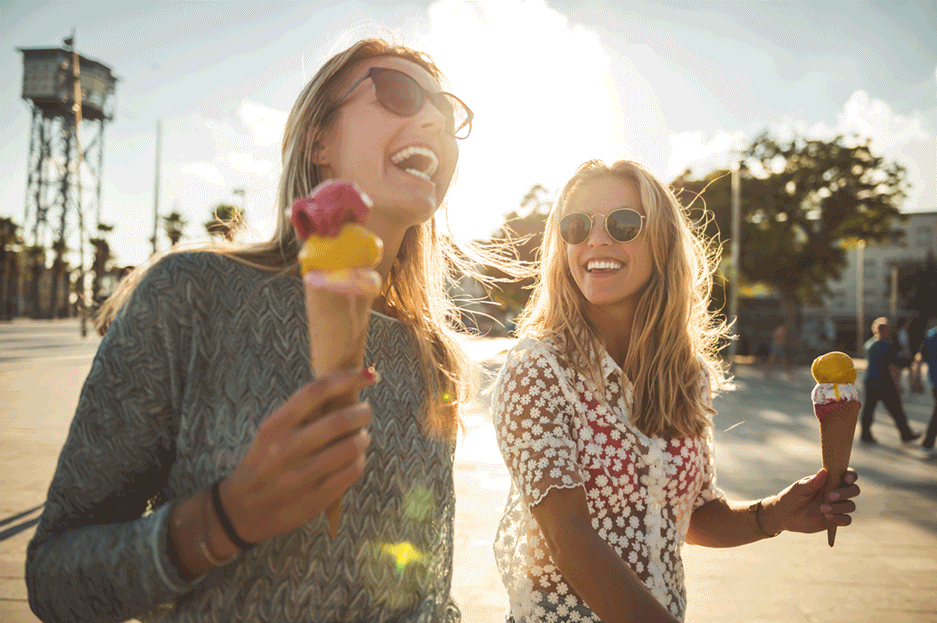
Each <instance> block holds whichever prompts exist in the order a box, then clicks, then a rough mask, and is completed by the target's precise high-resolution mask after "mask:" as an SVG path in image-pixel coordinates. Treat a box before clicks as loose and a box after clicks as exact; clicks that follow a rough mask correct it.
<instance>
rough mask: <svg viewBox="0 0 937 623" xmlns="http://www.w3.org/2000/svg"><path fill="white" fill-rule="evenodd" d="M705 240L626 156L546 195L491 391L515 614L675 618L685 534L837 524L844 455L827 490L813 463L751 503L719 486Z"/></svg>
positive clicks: (845, 502) (716, 367) (845, 492)
mask: <svg viewBox="0 0 937 623" xmlns="http://www.w3.org/2000/svg"><path fill="white" fill-rule="evenodd" d="M713 251H714V250H713V249H709V248H707V247H706V246H704V244H703V242H702V239H701V238H699V237H698V236H697V235H696V234H695V233H694V230H693V229H692V228H691V226H690V224H689V223H688V221H687V218H686V216H685V214H684V212H683V210H682V208H681V206H680V205H679V204H678V202H677V200H676V199H675V198H674V196H673V194H672V193H671V192H670V191H669V190H668V189H667V188H666V187H665V186H664V185H663V184H661V183H660V182H659V181H658V180H657V179H655V177H654V176H653V175H652V174H651V173H650V172H648V171H647V169H645V168H644V167H642V166H641V165H639V164H636V163H634V162H628V161H621V162H616V163H614V164H612V165H610V166H606V165H605V164H604V163H602V162H600V161H591V162H587V163H585V164H584V165H583V166H582V167H581V168H580V169H579V170H578V171H577V172H576V174H575V175H574V176H573V178H572V179H571V180H570V181H569V182H568V183H567V184H566V186H565V187H564V188H563V190H562V192H561V193H560V197H559V199H558V201H557V203H556V205H555V206H554V208H553V210H552V211H551V213H550V215H549V218H548V220H547V225H546V231H545V234H544V239H543V246H542V247H541V267H540V274H539V278H538V281H537V283H536V286H535V289H534V291H533V294H532V296H531V299H530V302H529V304H528V306H527V308H526V309H525V310H524V312H523V314H522V316H521V318H520V319H519V322H518V333H519V335H520V336H521V339H520V341H519V342H518V344H517V346H516V347H515V348H514V349H513V350H512V351H511V352H510V354H509V355H508V358H507V361H506V363H505V365H504V367H503V369H502V370H501V373H500V375H499V378H498V381H497V383H496V385H495V391H494V404H493V413H494V423H495V431H496V434H497V438H498V444H499V447H500V449H501V452H502V454H503V455H504V459H505V462H506V464H507V467H508V471H509V472H510V474H511V482H512V486H511V492H510V496H509V498H508V501H507V505H506V508H505V512H504V516H503V518H502V520H501V523H500V525H499V527H498V533H497V537H496V541H495V557H496V560H497V563H498V567H499V569H500V572H501V577H502V580H503V581H504V584H505V587H506V588H507V590H508V593H509V595H510V608H511V611H510V617H511V618H512V619H513V620H514V621H515V622H516V623H534V622H549V623H557V622H565V621H599V620H601V621H604V622H605V623H612V622H623V621H641V622H642V623H646V622H648V621H678V620H682V619H683V616H684V612H685V606H686V594H685V590H684V584H683V567H682V562H681V557H680V549H681V547H682V546H683V543H684V541H688V542H693V543H698V544H702V545H708V546H712V547H729V546H735V545H743V544H745V543H750V542H752V541H757V540H759V539H764V538H769V537H772V536H775V535H777V534H779V533H780V532H782V531H785V530H789V531H795V532H818V531H820V530H822V529H824V528H825V527H826V525H827V524H826V522H827V520H828V519H832V521H834V522H835V523H836V524H838V525H841V526H845V525H849V523H850V521H851V518H850V516H849V514H848V513H850V512H852V511H853V510H855V504H854V502H853V501H852V500H851V499H850V498H853V497H855V496H856V495H858V493H859V489H858V487H857V486H856V485H855V484H853V483H855V480H856V477H857V476H856V474H855V472H854V471H852V470H850V471H849V473H848V474H847V476H846V483H844V485H843V487H842V488H840V489H838V490H837V491H836V492H835V493H836V495H838V501H836V502H828V501H826V500H823V499H822V491H823V484H824V482H825V480H826V472H825V471H822V470H821V471H820V472H819V473H817V474H816V475H813V476H809V477H807V478H804V479H803V480H801V481H799V482H797V483H794V484H793V485H791V486H790V487H788V488H787V489H785V490H784V491H782V492H781V493H779V494H777V495H775V496H772V497H770V498H766V499H763V500H761V501H756V502H754V503H753V502H745V503H737V502H730V501H728V500H727V499H726V497H725V495H724V494H723V493H722V492H721V491H720V490H719V489H718V488H717V487H716V480H715V470H714V462H713V448H712V443H713V442H712V440H713V435H712V419H711V418H712V415H713V413H714V411H713V408H712V399H711V396H712V391H713V390H715V389H718V388H720V387H724V386H725V385H726V382H725V381H726V379H725V372H724V370H723V366H722V364H721V362H720V361H719V360H718V359H717V358H716V352H715V351H716V345H717V343H718V341H719V340H720V339H722V338H724V337H726V334H727V329H726V327H725V326H724V325H723V324H719V323H717V322H716V321H715V320H714V319H713V317H712V315H711V314H710V313H709V311H708V310H707V303H708V301H709V294H710V289H711V271H712V270H713V265H714V264H713V261H714V257H713Z"/></svg>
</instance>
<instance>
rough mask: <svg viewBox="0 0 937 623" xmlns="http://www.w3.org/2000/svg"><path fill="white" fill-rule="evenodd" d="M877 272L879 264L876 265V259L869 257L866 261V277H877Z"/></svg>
mask: <svg viewBox="0 0 937 623" xmlns="http://www.w3.org/2000/svg"><path fill="white" fill-rule="evenodd" d="M877 274H878V266H877V265H876V261H875V260H870V259H867V260H866V261H865V271H864V275H865V278H866V279H875V277H876V275H877Z"/></svg>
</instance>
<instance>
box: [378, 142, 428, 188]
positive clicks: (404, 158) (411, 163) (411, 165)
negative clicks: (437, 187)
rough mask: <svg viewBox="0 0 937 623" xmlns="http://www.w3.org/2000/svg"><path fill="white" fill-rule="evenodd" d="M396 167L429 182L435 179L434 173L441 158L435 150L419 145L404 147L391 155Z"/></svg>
mask: <svg viewBox="0 0 937 623" xmlns="http://www.w3.org/2000/svg"><path fill="white" fill-rule="evenodd" d="M390 161H391V162H392V163H393V164H394V166H395V167H397V168H398V169H400V170H401V171H403V172H404V173H409V174H410V175H413V176H414V177H418V178H420V179H421V180H426V181H427V182H432V181H433V175H435V174H436V169H438V168H439V158H437V157H436V154H435V153H433V150H431V149H429V148H427V147H422V146H418V145H411V146H410V147H404V148H403V149H401V150H400V151H398V152H397V153H395V154H394V155H392V156H391V157H390Z"/></svg>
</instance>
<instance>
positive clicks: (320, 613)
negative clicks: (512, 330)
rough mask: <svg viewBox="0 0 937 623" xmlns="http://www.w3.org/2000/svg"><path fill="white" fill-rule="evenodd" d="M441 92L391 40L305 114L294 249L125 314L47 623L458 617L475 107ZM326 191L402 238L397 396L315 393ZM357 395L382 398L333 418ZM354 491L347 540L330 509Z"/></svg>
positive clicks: (389, 304) (113, 336)
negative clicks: (312, 214)
mask: <svg viewBox="0 0 937 623" xmlns="http://www.w3.org/2000/svg"><path fill="white" fill-rule="evenodd" d="M441 80H442V74H441V73H440V71H439V69H438V68H437V67H436V65H435V64H434V63H433V62H432V61H431V60H430V59H429V58H428V57H427V56H425V55H424V54H422V53H419V52H417V51H414V50H412V49H409V48H406V47H401V46H394V45H391V44H389V43H387V42H384V41H381V40H364V41H359V42H358V43H356V44H354V45H352V46H351V47H349V48H348V49H346V50H344V51H343V52H341V53H339V54H337V55H335V56H334V57H332V58H331V59H329V60H328V61H327V62H326V63H325V64H324V66H323V67H322V68H321V69H320V70H319V72H318V73H317V74H316V75H315V76H314V77H313V78H312V80H311V81H310V82H309V83H308V84H307V85H306V87H305V89H304V90H303V91H302V93H301V94H300V95H299V97H298V99H297V100H296V103H295V105H294V107H293V109H292V111H291V112H290V114H289V118H288V120H287V122H286V128H285V132H284V137H283V173H282V177H281V180H280V185H279V191H278V198H277V206H276V210H277V215H278V224H277V230H276V234H275V235H274V237H273V239H272V240H270V241H269V242H267V243H265V244H259V245H255V246H248V247H245V248H241V249H234V248H221V249H217V248H210V249H204V250H202V251H201V252H186V253H174V254H171V255H168V256H166V257H164V258H162V259H161V260H159V261H158V262H155V265H153V266H152V267H151V268H149V269H148V270H146V271H144V272H141V273H138V274H134V275H133V276H131V277H130V278H129V279H128V280H127V283H126V285H125V287H124V289H123V290H122V291H121V292H120V293H119V294H118V295H117V296H116V297H115V298H114V299H112V300H110V301H109V302H108V303H107V305H106V306H105V308H104V310H103V312H102V317H101V319H102V323H104V324H105V325H106V324H108V323H110V326H109V327H108V328H107V331H106V334H105V335H104V338H103V340H102V341H101V345H100V350H99V352H98V354H97V357H96V358H95V361H94V364H93V366H92V369H91V373H90V375H89V377H88V379H87V381H86V384H85V387H84V390H83V392H82V395H81V399H80V402H79V405H78V410H77V413H76V415H75V419H74V422H73V424H72V427H71V430H70V432H69V436H68V440H67V441H66V443H65V446H64V448H63V450H62V454H61V457H60V459H59V463H58V468H57V470H56V472H55V476H54V478H53V481H52V484H51V487H50V489H49V494H48V500H47V502H46V505H45V510H44V512H43V515H42V518H41V521H40V523H39V526H38V528H37V530H36V534H35V536H34V538H33V539H32V541H31V543H30V545H29V550H28V559H27V564H26V582H27V585H28V588H29V599H30V605H31V607H32V609H33V611H34V612H35V613H36V614H37V615H38V616H39V618H40V619H42V620H44V621H65V620H83V621H92V620H93V621H121V620H126V619H130V618H134V617H136V618H139V619H141V620H146V621H203V620H215V621H226V622H231V621H252V622H253V621H279V622H288V621H421V622H423V621H427V622H429V621H449V622H455V621H458V620H459V611H458V609H457V608H456V606H455V604H454V603H453V601H452V599H451V597H450V593H449V588H450V581H451V577H452V568H451V567H452V555H453V540H452V538H453V512H454V492H453V481H452V459H453V448H454V438H455V433H456V429H457V426H458V420H457V406H458V404H459V403H460V402H461V401H464V400H465V399H466V398H467V397H468V396H469V393H470V391H471V388H470V387H468V386H467V384H466V382H465V380H466V379H469V378H470V375H467V374H466V373H465V372H466V366H467V365H468V360H467V358H466V356H465V354H464V353H463V351H462V350H461V349H460V347H459V345H458V343H457V342H456V341H455V340H454V334H453V332H452V330H451V329H450V326H451V324H450V322H451V321H452V320H453V319H454V318H455V317H456V310H455V309H454V308H453V307H452V304H451V303H450V302H449V301H448V300H447V298H446V296H445V289H444V287H445V284H446V276H447V273H446V271H447V270H454V269H455V268H454V266H456V265H457V263H458V258H459V257H461V256H460V255H457V254H455V253H450V250H451V241H450V239H449V237H448V236H445V235H443V234H442V233H441V232H439V231H437V229H436V226H435V223H434V220H433V215H434V214H435V213H436V211H437V209H438V208H439V207H440V205H441V204H442V203H443V200H444V198H445V196H446V192H447V190H448V188H449V183H450V181H451V180H452V177H453V173H454V171H455V169H456V164H457V161H458V156H459V147H458V144H459V142H458V141H459V139H460V138H465V137H466V136H468V134H469V132H470V130H471V124H472V112H471V111H470V110H469V108H468V107H467V106H466V105H465V104H464V103H462V101H461V100H459V99H458V98H457V97H455V96H454V95H451V94H448V93H444V91H445V89H444V88H443V87H442V86H441ZM413 146H416V147H417V148H418V149H416V150H413V149H409V150H408V148H411V147H413ZM408 154H409V155H408ZM327 178H342V179H348V180H352V181H355V182H357V183H358V185H359V186H360V187H362V188H363V189H364V190H365V191H366V192H367V193H368V195H370V197H371V198H372V199H373V201H374V210H373V213H372V218H371V220H370V221H369V227H370V228H372V229H373V230H374V231H375V233H377V234H378V235H379V236H380V237H381V238H382V239H383V241H384V246H385V260H384V261H383V263H382V264H381V265H380V266H379V267H378V271H379V272H380V274H381V276H382V277H383V278H384V283H385V287H384V291H383V293H382V295H381V297H380V298H379V300H378V301H377V303H376V304H375V306H374V309H373V311H372V314H371V318H370V329H369V333H368V343H367V352H366V356H365V364H366V365H371V366H374V367H375V368H376V369H377V371H378V372H379V373H380V375H381V376H382V378H383V380H382V381H381V382H379V383H376V384H375V375H374V373H373V372H371V371H370V370H368V369H365V370H349V371H346V372H343V373H337V374H335V375H332V376H329V377H328V378H322V379H316V380H311V373H310V367H309V352H308V338H307V323H306V318H305V313H304V300H303V294H302V283H301V280H300V278H299V272H298V268H297V262H296V255H297V249H298V247H297V241H296V239H295V238H294V234H293V229H292V228H291V227H290V225H289V220H288V219H289V207H290V206H291V204H292V203H293V201H294V200H295V199H296V198H299V197H302V196H305V195H307V194H308V193H309V192H310V191H311V190H312V189H313V188H314V187H315V186H316V185H317V184H318V183H319V182H321V181H323V180H325V179H327ZM458 268H459V270H464V269H463V268H462V267H458ZM111 319H113V322H111ZM351 388H359V389H363V393H362V400H363V402H361V403H358V404H355V405H353V406H350V407H347V408H344V409H340V410H335V411H330V410H329V409H328V408H327V407H326V406H325V405H327V404H328V402H329V399H330V398H332V397H334V396H336V395H339V394H341V393H343V392H346V391H348V390H349V389H351ZM320 416H321V417H320ZM365 459H367V460H365ZM341 495H344V509H345V510H344V512H343V514H342V522H341V525H340V527H339V533H338V537H337V538H336V539H334V540H333V539H331V538H330V537H329V535H328V530H327V522H326V521H325V520H324V518H323V513H322V511H323V510H324V509H326V508H328V507H329V506H330V505H331V504H332V503H333V502H334V501H335V500H336V499H338V497H339V496H341ZM148 511H152V512H148Z"/></svg>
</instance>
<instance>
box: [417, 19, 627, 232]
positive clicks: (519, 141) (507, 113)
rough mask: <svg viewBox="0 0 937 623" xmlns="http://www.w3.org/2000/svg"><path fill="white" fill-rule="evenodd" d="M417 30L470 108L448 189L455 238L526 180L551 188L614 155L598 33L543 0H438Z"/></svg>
mask: <svg viewBox="0 0 937 623" xmlns="http://www.w3.org/2000/svg"><path fill="white" fill-rule="evenodd" d="M429 14H430V22H429V27H428V29H427V31H426V32H425V33H423V34H422V35H421V36H420V39H421V43H422V44H423V45H424V46H425V48H426V50H428V51H429V52H430V53H431V54H432V55H433V57H434V58H435V59H436V61H437V62H438V63H439V65H440V67H442V68H443V69H444V71H445V72H446V74H447V77H448V78H449V80H450V81H451V83H452V88H453V90H454V91H455V92H456V94H458V95H459V96H460V97H461V98H462V99H464V100H465V101H466V102H467V103H468V104H469V106H471V107H472V109H473V110H474V111H475V123H474V129H473V131H472V136H471V137H469V139H468V140H466V141H464V142H463V143H462V144H461V145H460V148H461V156H460V162H459V172H458V179H457V181H456V183H455V184H454V186H453V188H452V191H451V192H450V193H449V202H448V203H449V223H450V226H451V227H452V231H453V233H454V234H455V235H456V236H457V237H458V238H460V239H472V238H486V237H488V235H490V233H491V232H492V231H493V230H494V229H496V228H497V227H498V226H499V225H500V224H501V223H502V222H503V215H504V214H506V213H507V212H509V211H511V210H516V209H518V208H519V207H520V200H521V198H522V197H523V196H524V194H525V193H526V192H527V190H528V189H529V188H530V187H531V186H533V185H534V184H538V183H539V184H543V185H544V186H546V187H547V188H548V189H550V190H551V191H555V190H557V188H558V186H559V185H561V184H562V183H563V182H564V181H565V179H566V178H567V177H569V176H570V175H571V174H572V173H573V171H575V169H576V167H577V166H578V165H579V164H581V163H582V162H584V161H585V160H588V159H590V158H610V157H613V155H614V151H615V147H616V146H614V145H613V141H612V135H613V131H612V130H613V123H614V122H613V105H612V103H611V101H610V97H609V91H610V89H609V83H610V82H611V76H610V73H609V66H610V60H609V57H608V55H607V53H606V52H605V50H604V49H603V48H602V45H601V42H600V41H599V39H598V37H597V36H596V35H595V34H594V33H592V32H589V31H587V30H585V29H583V28H581V27H578V26H575V25H573V24H571V23H570V22H569V21H568V20H567V18H566V17H565V16H563V15H561V14H559V13H557V12H556V11H554V10H552V9H550V8H548V7H547V6H546V5H545V4H544V3H543V2H520V1H519V0H497V1H494V0H491V1H485V0H483V1H478V2H462V1H458V0H442V1H440V2H437V3H436V4H434V5H433V6H432V7H431V8H430V11H429Z"/></svg>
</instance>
